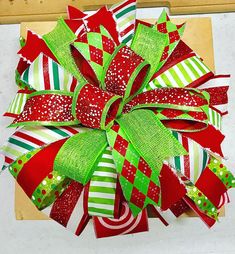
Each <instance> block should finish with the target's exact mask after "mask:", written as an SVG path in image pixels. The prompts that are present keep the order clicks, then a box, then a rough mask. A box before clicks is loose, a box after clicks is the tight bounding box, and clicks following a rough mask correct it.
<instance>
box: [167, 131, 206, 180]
mask: <svg viewBox="0 0 235 254" xmlns="http://www.w3.org/2000/svg"><path fill="white" fill-rule="evenodd" d="M172 134H173V135H174V137H175V138H176V139H177V140H178V141H179V142H180V143H181V144H182V145H183V147H184V148H185V150H186V151H187V152H188V155H184V156H176V157H171V158H170V159H169V160H168V162H169V163H170V165H172V166H173V168H175V169H176V170H178V171H180V172H181V173H182V174H183V175H185V176H186V177H187V178H188V179H189V180H190V181H191V182H192V183H195V182H196V181H197V179H198V178H199V177H200V175H201V173H202V171H203V170H204V169H205V167H206V166H207V164H208V161H209V154H208V152H207V151H206V150H204V149H203V147H202V146H200V145H199V144H198V143H196V142H195V141H193V140H192V139H189V138H187V137H184V136H183V135H181V134H180V133H178V132H174V131H173V132H172Z"/></svg>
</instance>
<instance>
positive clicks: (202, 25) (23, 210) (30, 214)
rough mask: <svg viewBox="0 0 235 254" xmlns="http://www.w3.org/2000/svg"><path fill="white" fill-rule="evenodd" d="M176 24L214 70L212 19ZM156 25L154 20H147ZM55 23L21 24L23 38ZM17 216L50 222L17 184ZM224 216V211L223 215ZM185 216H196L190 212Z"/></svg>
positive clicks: (193, 19)
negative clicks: (183, 25) (182, 29)
mask: <svg viewBox="0 0 235 254" xmlns="http://www.w3.org/2000/svg"><path fill="white" fill-rule="evenodd" d="M172 20H173V22H174V23H176V24H180V23H183V22H187V25H186V29H185V32H184V36H183V40H184V41H185V42H186V43H187V44H188V45H189V46H190V47H192V48H193V49H194V50H195V52H196V53H197V54H198V55H200V56H201V57H203V59H204V61H205V63H206V64H207V65H208V67H209V68H211V69H212V70H214V52H213V40H212V27H211V19H210V18H191V19H172ZM145 21H146V22H149V23H153V24H154V23H155V22H156V21H155V20H153V19H147V20H145ZM55 24H56V23H55V22H25V23H22V24H21V31H20V33H21V36H23V37H26V33H27V30H28V29H30V30H33V31H34V32H36V33H38V34H40V35H43V34H45V33H47V32H49V31H51V30H52V29H53V27H54V26H55ZM15 215H16V219H17V220H48V217H47V216H46V215H44V214H43V213H41V212H39V211H38V210H37V209H36V208H35V207H34V205H33V204H32V203H31V201H30V200H29V198H28V197H27V196H26V194H25V193H24V192H23V190H22V189H21V187H20V186H19V185H18V184H16V191H15ZM221 215H222V216H223V215H224V211H223V212H222V213H221ZM185 216H190V217H192V216H195V214H194V213H193V212H189V213H188V214H186V215H185Z"/></svg>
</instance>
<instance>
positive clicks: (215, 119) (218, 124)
mask: <svg viewBox="0 0 235 254" xmlns="http://www.w3.org/2000/svg"><path fill="white" fill-rule="evenodd" d="M208 118H209V123H210V124H212V125H213V126H214V127H215V128H216V129H218V130H221V129H222V116H221V114H220V113H219V112H217V111H216V110H214V109H212V108H209V114H208Z"/></svg>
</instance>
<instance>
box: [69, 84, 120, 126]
mask: <svg viewBox="0 0 235 254" xmlns="http://www.w3.org/2000/svg"><path fill="white" fill-rule="evenodd" d="M121 100H122V98H121V96H118V95H115V94H112V93H110V92H107V91H104V90H102V89H100V88H99V87H96V86H92V85H90V84H85V85H84V86H83V87H82V88H80V89H78V90H77V91H76V92H75V97H74V101H75V104H76V105H75V104H74V106H75V108H73V114H74V115H75V116H76V118H77V119H78V120H79V121H80V122H81V123H82V124H83V125H85V126H87V127H90V128H99V129H106V128H108V127H109V126H111V125H112V122H113V121H114V119H115V118H116V115H117V113H118V110H119V106H120V103H121Z"/></svg>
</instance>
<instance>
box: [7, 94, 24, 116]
mask: <svg viewBox="0 0 235 254" xmlns="http://www.w3.org/2000/svg"><path fill="white" fill-rule="evenodd" d="M27 98H28V94H26V93H20V92H18V93H17V94H16V96H15V98H14V99H13V101H12V102H11V104H10V106H9V107H8V109H7V112H6V113H9V114H15V115H19V114H20V113H21V112H22V111H23V109H24V105H25V103H26V100H27Z"/></svg>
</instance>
